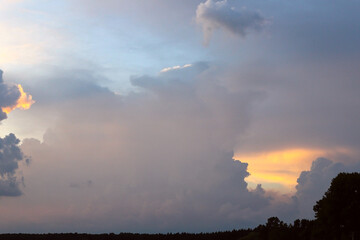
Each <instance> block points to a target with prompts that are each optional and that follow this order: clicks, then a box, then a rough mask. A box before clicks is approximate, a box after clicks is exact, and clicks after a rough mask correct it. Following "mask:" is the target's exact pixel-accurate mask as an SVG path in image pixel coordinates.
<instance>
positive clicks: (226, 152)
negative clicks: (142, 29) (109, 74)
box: [22, 63, 275, 232]
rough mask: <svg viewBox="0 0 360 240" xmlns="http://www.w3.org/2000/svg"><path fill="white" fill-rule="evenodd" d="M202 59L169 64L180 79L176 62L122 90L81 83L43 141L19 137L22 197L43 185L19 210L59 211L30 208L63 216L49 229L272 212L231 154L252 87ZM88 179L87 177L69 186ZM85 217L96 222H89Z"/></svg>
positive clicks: (198, 222) (208, 220)
mask: <svg viewBox="0 0 360 240" xmlns="http://www.w3.org/2000/svg"><path fill="white" fill-rule="evenodd" d="M211 68H212V67H211V65H207V67H204V64H203V63H194V64H192V66H191V67H187V68H184V69H179V71H180V70H181V71H187V72H186V74H185V72H184V76H188V78H181V77H180V75H179V74H178V72H177V71H178V70H175V71H169V72H166V74H165V75H164V74H163V73H160V74H159V75H158V76H140V77H133V78H132V79H131V82H132V83H133V84H134V85H135V86H136V87H138V88H139V89H138V91H136V92H132V93H129V94H128V95H116V94H113V93H112V92H110V91H107V92H106V91H103V89H101V88H95V87H91V88H89V89H93V91H92V92H91V94H89V95H88V96H86V95H83V96H82V97H81V98H78V99H72V101H71V102H69V103H67V104H66V103H65V104H64V105H62V106H59V107H58V110H60V111H61V117H60V118H59V119H58V121H57V125H56V126H55V127H53V128H51V129H49V130H48V131H47V133H46V134H45V136H44V142H43V143H39V142H36V141H24V143H23V145H22V149H23V151H24V152H25V153H26V154H28V155H31V156H32V159H33V163H32V167H31V168H29V169H27V170H26V171H27V172H25V171H24V176H25V177H26V179H27V188H26V190H28V191H27V192H26V194H25V196H24V201H26V197H29V198H32V197H35V198H38V197H36V196H38V195H42V193H41V192H42V191H43V189H47V193H48V196H49V197H48V198H47V200H46V201H44V200H40V201H39V202H38V203H36V206H32V209H31V210H29V214H34V213H32V211H35V210H36V209H38V208H45V209H53V211H59V212H63V215H57V216H48V215H46V213H43V214H44V215H41V214H40V215H41V216H39V219H41V220H40V221H41V222H42V224H39V226H43V229H47V231H51V228H50V229H49V227H51V225H49V224H47V223H49V222H54V221H56V222H64V225H63V228H61V229H57V231H74V230H75V229H74V228H73V226H74V224H73V223H74V221H75V222H78V223H79V224H80V228H79V229H78V231H79V230H82V231H111V229H115V228H116V229H123V230H126V231H150V232H159V231H161V232H167V231H210V230H212V229H232V228H236V227H238V226H239V225H241V226H254V225H256V224H257V223H258V222H261V221H264V220H265V219H266V217H268V216H267V215H272V214H275V212H272V211H273V208H272V207H271V206H272V204H273V202H272V200H271V199H270V198H269V197H268V196H266V194H264V193H263V191H262V189H261V188H260V187H259V188H258V189H256V190H254V191H252V190H249V189H248V188H247V183H246V182H245V179H246V177H247V176H249V173H248V171H247V167H248V164H247V163H243V162H240V161H235V160H233V155H234V154H233V151H232V149H233V146H234V143H235V142H236V141H237V138H238V135H239V134H241V133H243V132H244V131H245V129H246V128H247V126H248V124H249V120H250V118H251V109H252V105H253V104H254V103H255V102H257V101H259V100H260V99H261V97H260V96H261V94H260V95H259V94H258V93H255V92H247V93H241V92H230V91H228V90H226V89H225V88H224V87H222V86H221V85H219V84H218V82H217V80H216V78H214V77H213V76H212V74H211ZM209 71H210V72H209ZM172 72H173V73H172ZM84 78H86V74H85V75H84ZM77 81H81V79H77V80H74V81H72V84H73V85H75V86H76V85H77V83H76V82H77ZM62 83H63V84H66V81H63V82H62ZM87 84H89V85H91V83H90V82H87ZM94 85H96V84H94ZM57 89H58V88H57ZM96 89H97V90H96ZM80 90H81V89H78V91H80ZM74 119H76V121H74ZM48 176H52V177H51V178H50V179H49V178H48ZM45 179H47V180H45ZM88 179H91V181H92V182H94V183H96V184H93V185H92V186H91V188H87V187H79V186H81V183H84V182H86V181H87V180H88ZM69 186H72V187H69ZM53 197H54V198H53ZM69 199H71V201H69ZM53 200H54V201H53ZM55 203H56V204H55ZM69 208H71V209H73V210H72V211H69V210H68V209H69ZM264 213H265V214H264ZM23 217H24V216H23ZM25 218H26V217H25ZM68 218H73V219H74V220H73V221H72V223H71V224H70V223H66V222H68V220H67V219H68ZM90 222H93V223H100V222H101V223H102V224H101V226H102V227H101V228H96V230H93V229H92V228H89V227H88V226H90V225H91V224H90ZM88 224H90V225H88ZM78 226H79V225H78Z"/></svg>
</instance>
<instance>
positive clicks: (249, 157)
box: [234, 148, 325, 192]
mask: <svg viewBox="0 0 360 240" xmlns="http://www.w3.org/2000/svg"><path fill="white" fill-rule="evenodd" d="M324 153H325V151H323V150H318V149H302V148H299V149H296V148H295V149H284V150H276V151H271V152H260V153H251V154H241V153H238V154H235V156H234V158H235V159H237V160H240V161H241V162H247V163H248V164H249V166H248V171H249V172H250V174H251V175H250V176H249V177H248V178H247V179H246V180H247V182H248V184H249V186H250V187H254V186H256V184H262V185H263V186H264V187H265V188H277V189H278V190H280V191H285V192H288V191H292V190H294V189H295V185H296V184H297V178H298V177H299V175H300V173H301V172H302V171H304V170H307V169H309V168H310V166H311V163H312V161H313V160H315V159H316V158H318V157H320V156H323V154H324Z"/></svg>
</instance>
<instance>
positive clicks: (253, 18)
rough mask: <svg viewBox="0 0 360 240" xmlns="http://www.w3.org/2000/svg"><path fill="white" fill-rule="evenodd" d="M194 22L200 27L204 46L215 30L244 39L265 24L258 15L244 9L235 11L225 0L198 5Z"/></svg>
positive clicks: (209, 0) (262, 18) (213, 0)
mask: <svg viewBox="0 0 360 240" xmlns="http://www.w3.org/2000/svg"><path fill="white" fill-rule="evenodd" d="M196 21H197V23H198V24H200V25H201V26H202V29H203V33H204V43H205V44H208V43H209V41H210V38H211V36H212V34H213V32H214V31H215V30H217V29H223V30H225V31H228V32H230V33H233V34H237V35H240V36H242V37H245V36H246V35H247V34H248V32H249V31H254V30H257V31H258V30H260V29H262V27H263V26H264V25H265V23H266V20H265V18H264V17H263V16H261V15H260V13H258V12H255V11H250V10H247V9H245V8H242V9H236V8H235V7H233V6H231V4H230V3H229V2H228V1H227V0H222V1H215V0H206V2H204V3H200V4H199V6H198V7H197V10H196Z"/></svg>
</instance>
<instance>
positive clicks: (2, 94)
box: [0, 69, 20, 121]
mask: <svg viewBox="0 0 360 240" xmlns="http://www.w3.org/2000/svg"><path fill="white" fill-rule="evenodd" d="M19 97H20V91H19V89H18V87H17V86H15V85H9V84H6V83H5V82H4V80H3V71H2V70H1V69H0V121H1V120H4V119H6V117H7V115H6V113H5V112H3V110H2V108H6V107H11V106H13V105H16V102H17V100H18V99H19Z"/></svg>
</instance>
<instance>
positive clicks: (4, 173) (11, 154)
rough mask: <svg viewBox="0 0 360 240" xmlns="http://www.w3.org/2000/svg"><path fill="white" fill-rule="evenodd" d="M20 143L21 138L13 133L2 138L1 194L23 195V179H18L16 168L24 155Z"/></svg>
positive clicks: (0, 143) (0, 161)
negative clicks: (21, 184)
mask: <svg viewBox="0 0 360 240" xmlns="http://www.w3.org/2000/svg"><path fill="white" fill-rule="evenodd" d="M19 143H20V140H19V139H17V138H16V137H15V135H14V134H12V133H11V134H9V135H7V136H6V137H4V138H0V196H19V195H21V190H20V187H19V184H20V183H21V181H19V180H18V179H17V176H16V170H17V169H18V167H19V164H18V163H19V161H21V160H23V159H24V156H23V154H22V152H21V150H20V148H19V147H18V144H19ZM22 181H23V180H22Z"/></svg>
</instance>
